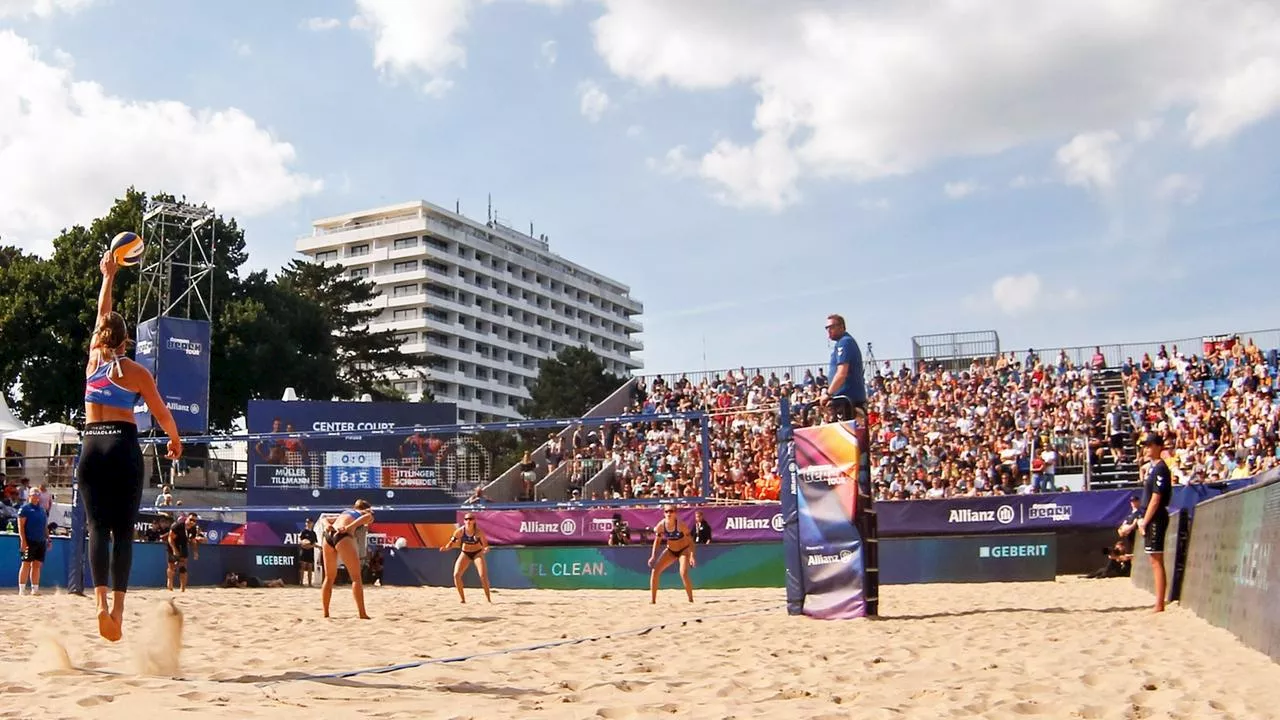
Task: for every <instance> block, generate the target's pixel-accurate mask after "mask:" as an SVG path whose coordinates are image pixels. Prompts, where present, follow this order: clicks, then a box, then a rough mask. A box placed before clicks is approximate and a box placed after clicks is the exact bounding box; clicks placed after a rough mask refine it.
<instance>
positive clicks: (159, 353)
mask: <svg viewBox="0 0 1280 720" xmlns="http://www.w3.org/2000/svg"><path fill="white" fill-rule="evenodd" d="M211 333H212V330H211V326H210V325H209V321H208V320H191V319H188V318H176V317H167V316H163V315H162V316H160V317H154V318H151V319H150V320H145V321H143V322H140V323H138V327H137V329H136V334H137V344H136V345H135V346H134V361H135V362H137V363H138V364H139V365H141V366H142V367H144V368H146V369H147V371H148V372H150V373H151V374H152V376H154V377H155V379H156V389H157V391H159V393H160V397H161V398H163V399H164V404H165V406H166V407H168V408H169V412H170V413H172V414H173V421H174V423H176V424H177V426H178V432H180V433H206V432H208V431H209V359H210V357H211V356H210V350H209V343H210V341H211V339H212V335H211ZM133 416H134V420H135V421H136V422H137V424H138V430H139V431H142V432H145V431H147V430H149V429H150V428H151V425H152V422H153V420H152V417H151V412H150V411H148V410H147V405H146V403H144V402H141V401H139V403H138V405H136V406H135V407H134V409H133Z"/></svg>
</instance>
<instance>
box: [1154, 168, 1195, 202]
mask: <svg viewBox="0 0 1280 720" xmlns="http://www.w3.org/2000/svg"><path fill="white" fill-rule="evenodd" d="M1202 187H1203V184H1202V183H1201V182H1200V179H1199V178H1195V177H1190V176H1187V175H1183V174H1181V173H1174V174H1172V175H1166V176H1165V177H1164V178H1163V179H1162V180H1161V181H1160V184H1159V185H1158V186H1156V197H1157V198H1159V199H1161V200H1164V201H1166V202H1171V203H1178V204H1181V205H1190V204H1191V203H1194V202H1195V201H1196V200H1198V199H1199V198H1200V190H1201V188H1202Z"/></svg>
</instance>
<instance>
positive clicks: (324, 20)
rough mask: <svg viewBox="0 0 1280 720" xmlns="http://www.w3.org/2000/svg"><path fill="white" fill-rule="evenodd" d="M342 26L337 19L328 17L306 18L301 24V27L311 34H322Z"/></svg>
mask: <svg viewBox="0 0 1280 720" xmlns="http://www.w3.org/2000/svg"><path fill="white" fill-rule="evenodd" d="M341 26H342V21H341V20H339V19H338V18H329V17H313V18H307V20H306V22H305V23H303V27H305V28H306V29H308V30H310V31H312V32H324V31H326V30H335V29H337V28H339V27H341Z"/></svg>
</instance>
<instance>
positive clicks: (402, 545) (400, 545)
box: [396, 538, 409, 550]
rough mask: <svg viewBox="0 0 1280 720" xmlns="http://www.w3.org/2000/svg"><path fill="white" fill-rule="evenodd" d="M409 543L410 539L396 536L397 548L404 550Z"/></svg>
mask: <svg viewBox="0 0 1280 720" xmlns="http://www.w3.org/2000/svg"><path fill="white" fill-rule="evenodd" d="M408 545H409V541H408V540H405V539H404V538H396V549H397V550H403V549H405V548H406V547H408Z"/></svg>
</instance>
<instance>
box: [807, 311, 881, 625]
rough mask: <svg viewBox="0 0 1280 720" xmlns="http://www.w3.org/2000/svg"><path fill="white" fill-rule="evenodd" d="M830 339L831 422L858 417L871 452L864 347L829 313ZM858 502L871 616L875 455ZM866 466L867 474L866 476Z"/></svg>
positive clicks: (876, 566)
mask: <svg viewBox="0 0 1280 720" xmlns="http://www.w3.org/2000/svg"><path fill="white" fill-rule="evenodd" d="M827 339H828V340H830V341H832V342H834V343H835V346H834V347H832V348H831V361H830V364H829V366H828V372H827V378H828V380H827V389H826V391H825V392H824V393H823V395H822V399H821V403H822V409H823V411H824V415H825V416H826V421H827V422H845V421H848V420H856V421H857V436H858V445H859V447H860V448H861V449H862V450H863V451H864V452H866V453H870V452H871V428H870V427H869V425H868V423H867V381H866V376H865V374H864V372H863V367H862V350H861V349H860V348H859V347H858V342H857V341H856V340H854V339H853V336H852V335H850V334H849V330H848V328H846V327H845V323H844V317H843V316H841V315H837V314H831V315H828V316H827ZM859 463H860V465H862V467H859V468H858V505H857V509H856V511H855V513H854V517H853V525H854V527H855V528H857V529H858V535H859V536H861V538H862V548H863V552H862V562H863V567H864V568H865V570H866V578H867V580H866V586H865V587H864V588H863V592H864V594H865V597H866V602H867V616H868V617H876V616H877V615H879V613H880V551H879V544H880V543H879V529H878V523H877V522H876V509H875V504H874V497H875V496H874V494H873V493H872V491H871V473H870V470H871V465H870V463H871V458H870V457H869V456H868V457H866V458H865V459H863V458H860V459H859ZM863 468H865V469H866V471H867V474H866V476H863V474H862V471H863Z"/></svg>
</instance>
